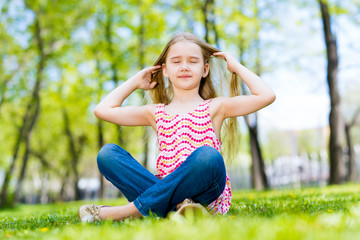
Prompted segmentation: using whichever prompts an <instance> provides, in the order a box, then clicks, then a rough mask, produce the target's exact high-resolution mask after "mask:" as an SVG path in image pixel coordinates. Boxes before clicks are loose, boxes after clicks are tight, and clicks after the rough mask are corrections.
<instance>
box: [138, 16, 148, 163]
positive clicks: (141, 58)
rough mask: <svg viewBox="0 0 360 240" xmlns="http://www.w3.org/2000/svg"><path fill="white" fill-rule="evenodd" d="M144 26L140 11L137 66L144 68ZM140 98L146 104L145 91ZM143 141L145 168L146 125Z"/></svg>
mask: <svg viewBox="0 0 360 240" xmlns="http://www.w3.org/2000/svg"><path fill="white" fill-rule="evenodd" d="M144 59H145V26H144V14H143V13H141V15H140V29H139V68H140V69H143V68H145V63H144ZM140 94H141V98H142V99H143V101H144V104H146V102H147V101H146V96H145V91H144V90H142V89H141V90H140ZM143 143H144V163H143V165H144V167H145V168H146V169H147V168H148V165H149V157H148V155H149V131H148V127H144V131H143Z"/></svg>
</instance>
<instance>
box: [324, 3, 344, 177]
mask: <svg viewBox="0 0 360 240" xmlns="http://www.w3.org/2000/svg"><path fill="white" fill-rule="evenodd" d="M318 1H319V4H320V10H321V16H322V22H323V28H324V37H325V43H326V53H327V61H328V65H327V81H328V86H329V94H330V103H331V109H330V115H329V123H330V141H329V152H330V184H339V183H342V182H343V181H344V173H343V172H344V163H343V152H342V144H343V129H344V126H343V122H342V116H341V109H340V96H339V90H338V79H337V73H338V54H337V45H336V37H335V35H334V34H333V33H332V31H331V24H330V14H329V11H328V6H327V4H326V3H325V2H324V1H322V0H318Z"/></svg>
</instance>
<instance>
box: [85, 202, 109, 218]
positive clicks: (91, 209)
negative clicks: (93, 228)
mask: <svg viewBox="0 0 360 240" xmlns="http://www.w3.org/2000/svg"><path fill="white" fill-rule="evenodd" d="M103 207H110V206H106V205H95V204H90V205H83V206H81V207H80V208H79V213H78V214H79V218H80V220H81V221H82V222H95V221H100V220H101V218H100V216H99V215H100V209H101V208H103Z"/></svg>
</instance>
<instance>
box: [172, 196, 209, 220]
mask: <svg viewBox="0 0 360 240" xmlns="http://www.w3.org/2000/svg"><path fill="white" fill-rule="evenodd" d="M187 212H192V213H193V214H195V215H203V216H204V215H209V212H208V211H207V210H206V208H204V207H203V206H202V205H201V204H200V203H195V202H194V201H193V200H191V199H189V198H187V199H185V200H184V201H183V202H181V203H179V204H178V205H177V206H176V214H179V215H182V216H185V214H186V213H187Z"/></svg>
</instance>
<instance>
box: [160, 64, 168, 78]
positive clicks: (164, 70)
mask: <svg viewBox="0 0 360 240" xmlns="http://www.w3.org/2000/svg"><path fill="white" fill-rule="evenodd" d="M161 68H162V71H163V76H164V77H169V75H168V74H167V70H166V65H165V63H163V64H162V65H161Z"/></svg>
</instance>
